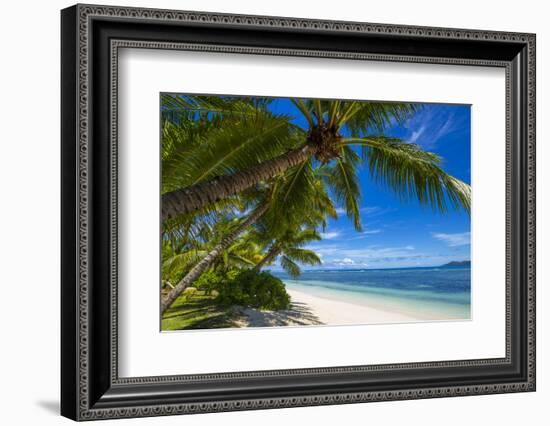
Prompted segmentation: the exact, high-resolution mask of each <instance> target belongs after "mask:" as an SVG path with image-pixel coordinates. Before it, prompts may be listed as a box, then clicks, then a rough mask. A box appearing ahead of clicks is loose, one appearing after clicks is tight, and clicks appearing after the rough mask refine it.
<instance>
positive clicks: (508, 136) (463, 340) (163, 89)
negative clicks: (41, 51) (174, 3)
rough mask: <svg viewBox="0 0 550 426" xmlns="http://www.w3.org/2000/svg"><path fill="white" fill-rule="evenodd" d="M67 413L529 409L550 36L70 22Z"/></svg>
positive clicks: (228, 21)
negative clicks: (403, 406)
mask: <svg viewBox="0 0 550 426" xmlns="http://www.w3.org/2000/svg"><path fill="white" fill-rule="evenodd" d="M61 50H62V75H61V81H62V93H61V98H62V122H61V127H62V141H61V145H62V152H61V156H62V185H61V186H62V188H61V189H62V218H61V219H62V283H61V306H62V312H61V316H62V329H61V335H62V359H61V365H62V375H61V384H62V389H61V412H62V415H64V416H66V417H69V418H71V419H74V420H93V419H105V418H122V417H141V416H159V415H170V414H188V413H205V412H215V411H229V410H246V409H264V408H277V407H293V406H308V405H321V404H344V403H356V402H369V401H382V400H400V399H418V398H436V397H446V396H466V395H479V394H490V393H504V392H524V391H534V390H535V35H534V34H519V33H504V32H494V31H479V30H463V29H448V28H426V27H412V26H401V25H387V24H383V25H382V24H368V23H358V22H335V21H318V20H305V19H293V18H281V17H265V16H242V15H226V14H217V13H203V12H185V11H170V10H155V9H138V8H128V7H106V6H105V7H104V6H92V5H76V6H73V7H70V8H67V9H64V10H63V11H62V12H61Z"/></svg>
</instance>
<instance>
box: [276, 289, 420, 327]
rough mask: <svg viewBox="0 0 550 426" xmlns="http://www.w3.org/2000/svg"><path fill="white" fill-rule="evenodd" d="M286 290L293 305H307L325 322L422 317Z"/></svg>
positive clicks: (330, 323)
mask: <svg viewBox="0 0 550 426" xmlns="http://www.w3.org/2000/svg"><path fill="white" fill-rule="evenodd" d="M286 291H287V292H288V294H289V295H290V297H291V300H292V303H293V305H294V304H300V305H307V307H308V308H309V310H310V311H311V312H312V314H314V315H315V316H316V317H317V318H319V321H320V322H321V323H323V324H329V325H342V324H380V323H392V322H411V321H418V320H419V319H420V318H416V317H413V316H411V315H410V314H408V313H407V314H405V313H402V312H396V311H389V310H382V309H380V308H378V307H377V308H373V307H369V306H364V305H357V304H354V303H348V302H342V301H339V300H331V299H326V298H323V297H319V296H313V295H311V294H308V293H303V292H300V291H296V290H292V289H289V288H288V287H287V289H286Z"/></svg>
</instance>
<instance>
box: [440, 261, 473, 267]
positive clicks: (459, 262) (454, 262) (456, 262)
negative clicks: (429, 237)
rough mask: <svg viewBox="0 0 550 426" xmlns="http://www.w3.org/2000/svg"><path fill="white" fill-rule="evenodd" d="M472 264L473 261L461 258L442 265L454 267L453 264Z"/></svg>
mask: <svg viewBox="0 0 550 426" xmlns="http://www.w3.org/2000/svg"><path fill="white" fill-rule="evenodd" d="M470 265H471V261H469V260H461V261H458V260H453V261H452V262H449V263H446V264H445V265H441V267H442V268H446V267H453V266H470Z"/></svg>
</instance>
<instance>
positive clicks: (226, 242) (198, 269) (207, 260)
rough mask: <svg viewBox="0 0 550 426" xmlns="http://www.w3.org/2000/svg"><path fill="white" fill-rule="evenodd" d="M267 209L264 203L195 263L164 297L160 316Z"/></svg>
mask: <svg viewBox="0 0 550 426" xmlns="http://www.w3.org/2000/svg"><path fill="white" fill-rule="evenodd" d="M268 208H269V204H268V203H265V204H263V205H261V206H259V207H258V208H256V210H254V212H252V214H251V215H250V216H249V217H248V218H247V219H246V220H245V221H244V222H243V223H241V224H240V225H239V226H238V227H237V228H236V229H235V230H234V231H233V232H232V233H230V234H229V235H228V236H227V237H225V238H224V239H223V240H222V241H221V242H220V243H219V244H218V245H217V246H215V247H214V248H213V249H212V251H211V252H210V253H208V254H207V255H206V256H205V257H204V258H203V259H202V260H201V261H200V262H199V263H197V264H196V265H195V266H193V268H191V270H190V271H189V272H188V273H187V275H185V277H183V278H182V279H181V281H180V282H179V283H178V284H177V285H176V286H175V287H174V288H173V289H172V290H170V292H169V293H168V294H167V295H166V297H165V298H164V299H163V300H162V302H161V316H162V314H163V313H164V311H166V309H168V308H169V307H170V305H172V303H174V301H175V300H176V299H177V298H178V296H179V295H180V294H181V293H182V292H183V290H185V289H186V288H187V287H189V286H190V285H191V284H193V283H194V282H195V281H196V280H197V279H198V278H199V277H200V276H201V275H202V273H203V272H204V271H206V270H207V269H208V268H209V267H210V265H212V262H214V260H216V258H217V257H218V256H219V255H220V254H221V253H223V251H224V250H226V249H227V248H228V247H229V246H230V245H231V244H232V243H233V242H234V241H235V240H236V239H237V238H239V236H240V235H241V234H242V233H243V232H244V231H245V230H246V229H247V228H248V227H249V226H251V225H252V224H254V222H256V221H257V220H258V219H259V218H260V217H262V215H263V214H264V213H265V212H266V211H267V209H268Z"/></svg>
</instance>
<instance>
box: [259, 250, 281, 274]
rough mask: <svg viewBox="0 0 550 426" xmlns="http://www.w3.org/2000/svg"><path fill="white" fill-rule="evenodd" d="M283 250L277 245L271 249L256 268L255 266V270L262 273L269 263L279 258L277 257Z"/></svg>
mask: <svg viewBox="0 0 550 426" xmlns="http://www.w3.org/2000/svg"><path fill="white" fill-rule="evenodd" d="M280 251H281V249H280V248H279V247H277V246H276V245H275V246H273V247H271V249H270V250H269V252H268V253H267V254H266V255H265V256H264V257H263V258H262V260H260V261H259V262H258V263H257V264H256V266H254V270H255V271H256V272H260V271H261V270H262V268H263V267H264V266H265V265H267V264H268V263H269V262H271V261H272V260H273V259H275V258H276V257H277V255H278V254H279V253H280Z"/></svg>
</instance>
